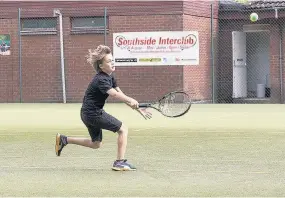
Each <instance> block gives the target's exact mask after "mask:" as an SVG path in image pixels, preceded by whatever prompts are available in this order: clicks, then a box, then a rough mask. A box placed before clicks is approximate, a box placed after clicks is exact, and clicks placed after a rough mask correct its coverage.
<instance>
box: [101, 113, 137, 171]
mask: <svg viewBox="0 0 285 198" xmlns="http://www.w3.org/2000/svg"><path fill="white" fill-rule="evenodd" d="M100 126H101V127H102V129H106V130H109V131H113V132H117V133H118V139H117V144H118V151H117V160H115V162H114V164H113V167H112V169H113V170H117V171H122V170H136V168H135V167H134V166H133V165H131V164H129V163H127V160H126V159H125V153H126V148H127V141H128V128H127V127H126V126H125V125H123V124H122V122H121V121H119V120H118V119H117V118H115V117H113V116H112V115H110V114H108V113H106V112H105V111H103V113H102V116H101V119H100Z"/></svg>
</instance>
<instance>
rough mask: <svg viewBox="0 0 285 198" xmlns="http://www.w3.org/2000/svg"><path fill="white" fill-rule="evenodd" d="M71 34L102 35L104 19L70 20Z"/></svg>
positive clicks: (82, 18) (83, 18)
mask: <svg viewBox="0 0 285 198" xmlns="http://www.w3.org/2000/svg"><path fill="white" fill-rule="evenodd" d="M106 22H107V24H106V30H107V27H108V18H107V20H106ZM71 26H72V29H71V31H72V33H74V34H76V33H79V34H82V33H97V34H103V33H104V31H105V19H104V17H76V18H71Z"/></svg>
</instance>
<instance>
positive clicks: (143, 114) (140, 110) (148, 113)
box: [115, 87, 152, 120]
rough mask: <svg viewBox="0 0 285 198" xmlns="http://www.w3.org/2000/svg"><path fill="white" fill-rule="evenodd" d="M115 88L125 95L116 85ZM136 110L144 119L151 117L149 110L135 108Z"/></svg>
mask: <svg viewBox="0 0 285 198" xmlns="http://www.w3.org/2000/svg"><path fill="white" fill-rule="evenodd" d="M115 90H116V91H117V92H119V93H121V94H123V95H125V94H124V92H123V91H122V90H121V89H120V88H119V87H116V88H115ZM125 96H126V95H125ZM126 104H127V105H128V106H130V104H129V103H126ZM130 107H131V106H130ZM136 111H138V112H139V113H140V114H141V115H142V116H143V117H144V119H146V120H147V119H151V117H152V114H151V113H150V112H149V111H147V110H146V109H141V108H137V109H136Z"/></svg>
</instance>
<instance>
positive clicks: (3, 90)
mask: <svg viewBox="0 0 285 198" xmlns="http://www.w3.org/2000/svg"><path fill="white" fill-rule="evenodd" d="M0 34H10V38H11V45H12V46H13V48H12V49H11V55H10V56H0V102H15V101H19V69H18V64H17V63H18V47H17V46H18V36H17V34H18V32H17V19H13V18H8V17H7V19H0Z"/></svg>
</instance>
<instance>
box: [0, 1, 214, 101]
mask: <svg viewBox="0 0 285 198" xmlns="http://www.w3.org/2000/svg"><path fill="white" fill-rule="evenodd" d="M11 4H13V3H12V2H11V3H10V4H9V5H4V4H2V5H1V6H3V5H4V6H6V8H5V10H7V12H5V13H6V14H5V16H3V14H2V15H1V16H2V18H10V19H0V33H8V34H11V36H12V55H11V56H7V57H1V56H0V61H1V73H0V75H1V80H0V82H1V87H0V89H1V92H2V93H3V94H1V96H0V102H17V101H18V99H19V81H18V78H19V72H18V65H19V64H18V52H17V51H18V48H17V46H18V37H17V31H18V29H17V25H18V24H17V9H16V8H11ZM95 4H96V5H95ZM209 5H210V4H209V3H203V4H201V3H199V1H184V3H183V1H181V2H177V1H173V2H164V3H163V4H162V3H161V2H132V3H130V2H128V3H125V4H124V3H120V4H118V3H113V4H112V3H110V2H96V3H95V2H93V3H91V2H87V1H86V2H82V3H80V4H77V3H76V2H75V3H72V4H70V3H67V2H53V3H49V2H34V3H31V2H26V3H24V2H21V3H19V4H18V6H21V7H22V8H23V12H22V16H23V17H42V16H44V17H51V16H52V10H53V8H61V11H62V13H63V16H64V17H63V28H64V53H65V75H66V93H67V101H68V102H81V101H82V97H83V95H84V91H85V89H86V87H87V86H88V83H89V82H90V80H91V78H92V76H93V75H94V71H93V68H92V67H91V66H89V65H88V64H87V63H86V58H85V55H86V54H87V52H88V49H90V48H94V47H96V46H97V45H99V44H102V43H104V35H103V34H78V35H77V34H71V32H70V29H71V27H70V20H69V17H70V16H87V15H88V16H94V15H95V16H102V15H103V8H104V6H109V7H108V17H109V27H108V28H109V32H108V35H107V44H108V45H110V47H112V33H114V32H130V31H138V32H141V31H182V30H196V31H199V35H200V65H199V66H193V67H192V66H190V67H182V66H155V67H154V66H145V67H141V66H136V67H123V66H120V67H117V68H116V73H115V75H116V76H117V79H118V83H119V86H120V87H121V89H122V90H123V91H124V92H126V93H127V94H129V95H131V96H133V97H135V98H136V99H138V100H140V101H149V100H155V99H157V98H158V97H160V96H161V95H162V94H165V93H166V92H169V91H172V90H181V89H183V88H184V89H186V90H189V88H193V87H194V88H195V89H196V88H197V90H195V93H197V95H196V96H197V98H198V99H206V98H209V97H210V92H209V91H210V89H209V88H210V80H209V76H210V69H209V64H210V63H209V62H210V57H209V54H210V53H209V49H210V42H209V41H210V29H209V28H210V19H209V17H210V15H209V13H208V11H210V9H209V8H210V7H209ZM9 6H10V7H9ZM161 6H163V9H161ZM193 6H194V7H195V6H196V8H197V9H200V11H201V12H197V13H203V14H202V15H199V14H197V13H196V14H195V16H190V14H189V12H190V11H191V10H195V9H193ZM31 7H32V9H29V8H31ZM183 12H185V15H183ZM7 13H8V14H7ZM9 13H10V14H9ZM187 13H188V14H187ZM7 23H9V27H8V28H5V27H6V26H7V25H5V24H7ZM3 28H4V29H3ZM3 30H5V31H3ZM2 60H3V61H2ZM22 66H23V73H22V75H23V102H62V85H61V68H60V46H59V36H58V35H37V36H31V35H27V36H22ZM2 71H3V72H2ZM4 93H5V94H4ZM109 101H114V100H109Z"/></svg>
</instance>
